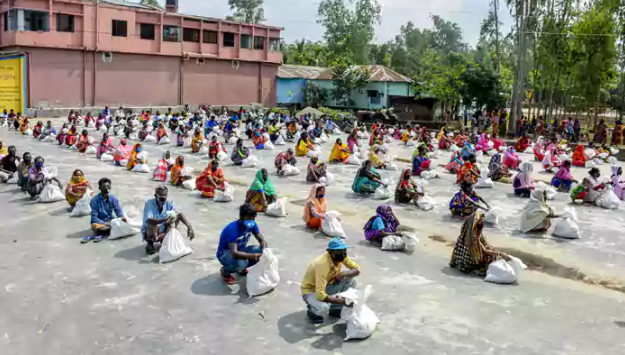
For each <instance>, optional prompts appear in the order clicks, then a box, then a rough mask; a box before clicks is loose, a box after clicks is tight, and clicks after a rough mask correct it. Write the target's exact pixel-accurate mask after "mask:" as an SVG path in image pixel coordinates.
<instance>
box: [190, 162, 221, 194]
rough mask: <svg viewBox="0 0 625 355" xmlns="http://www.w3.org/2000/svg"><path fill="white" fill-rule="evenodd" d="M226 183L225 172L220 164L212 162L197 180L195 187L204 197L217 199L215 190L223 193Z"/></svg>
mask: <svg viewBox="0 0 625 355" xmlns="http://www.w3.org/2000/svg"><path fill="white" fill-rule="evenodd" d="M224 182H226V179H225V178H224V173H223V171H221V169H220V168H219V162H217V161H215V160H212V161H211V162H210V163H208V167H206V169H204V171H202V173H201V174H200V176H198V177H197V179H196V180H195V187H196V188H197V189H198V191H200V192H201V193H202V196H204V197H207V198H213V197H215V190H222V191H223V189H224V188H225V186H224Z"/></svg>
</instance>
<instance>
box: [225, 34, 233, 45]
mask: <svg viewBox="0 0 625 355" xmlns="http://www.w3.org/2000/svg"><path fill="white" fill-rule="evenodd" d="M223 36H224V47H234V33H232V32H224V34H223Z"/></svg>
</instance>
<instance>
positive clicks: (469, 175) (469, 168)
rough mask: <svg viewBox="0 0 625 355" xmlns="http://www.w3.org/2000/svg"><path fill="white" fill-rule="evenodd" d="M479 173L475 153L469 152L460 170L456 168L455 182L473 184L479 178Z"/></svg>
mask: <svg viewBox="0 0 625 355" xmlns="http://www.w3.org/2000/svg"><path fill="white" fill-rule="evenodd" d="M480 175H481V172H480V169H479V167H478V166H477V162H476V158H475V155H474V154H471V155H469V157H468V158H467V159H466V160H465V161H464V164H462V166H461V167H460V170H458V174H457V175H456V184H460V183H461V182H463V181H464V182H468V183H469V184H475V183H476V182H477V180H478V179H479V178H480Z"/></svg>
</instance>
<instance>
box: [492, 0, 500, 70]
mask: <svg viewBox="0 0 625 355" xmlns="http://www.w3.org/2000/svg"><path fill="white" fill-rule="evenodd" d="M493 7H494V13H495V50H496V51H497V74H499V75H501V53H500V51H499V14H498V11H499V0H493Z"/></svg>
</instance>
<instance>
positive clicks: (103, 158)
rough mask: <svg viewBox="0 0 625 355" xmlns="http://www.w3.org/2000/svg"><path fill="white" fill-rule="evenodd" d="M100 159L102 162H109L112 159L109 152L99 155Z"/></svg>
mask: <svg viewBox="0 0 625 355" xmlns="http://www.w3.org/2000/svg"><path fill="white" fill-rule="evenodd" d="M100 161H101V162H103V163H110V162H112V161H113V156H112V155H110V154H109V153H104V154H102V155H100Z"/></svg>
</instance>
